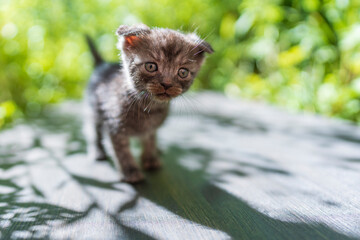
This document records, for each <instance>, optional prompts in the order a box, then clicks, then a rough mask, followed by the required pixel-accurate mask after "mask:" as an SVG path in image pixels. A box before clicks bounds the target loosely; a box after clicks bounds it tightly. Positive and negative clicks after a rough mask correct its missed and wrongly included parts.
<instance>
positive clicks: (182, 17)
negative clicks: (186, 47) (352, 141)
mask: <svg viewBox="0 0 360 240" xmlns="http://www.w3.org/2000/svg"><path fill="white" fill-rule="evenodd" d="M0 16H1V18H0V19H1V21H0V66H1V68H0V128H1V126H3V125H4V124H5V123H6V122H9V121H11V120H13V119H14V118H18V117H22V116H34V115H37V114H38V113H39V112H41V109H42V107H43V106H45V105H46V104H49V103H55V102H60V101H63V100H65V99H67V98H81V97H82V94H83V91H84V87H85V85H86V82H87V78H88V77H89V75H90V73H91V71H92V60H91V56H90V53H89V51H88V48H87V46H86V44H85V42H84V37H83V33H88V34H89V35H91V36H93V37H94V39H95V41H96V44H97V46H98V47H99V49H100V51H101V53H102V54H103V56H104V57H105V58H106V59H107V60H110V61H117V60H118V50H117V49H116V47H115V44H116V37H115V34H114V33H115V30H116V28H117V27H118V26H119V25H120V24H133V23H137V22H143V23H145V24H147V25H149V26H158V27H167V28H174V29H181V30H183V31H194V30H196V31H197V32H198V33H199V35H201V36H202V37H204V38H206V40H207V41H208V42H210V43H211V44H212V46H213V47H214V49H215V51H216V53H215V54H213V55H211V56H210V57H209V58H208V60H207V63H206V64H205V67H204V68H203V69H202V71H201V73H200V75H199V77H198V79H197V81H196V83H195V86H194V87H195V89H213V90H219V91H224V92H225V93H226V94H227V95H233V96H241V97H245V98H252V99H259V100H265V101H268V102H272V103H276V104H278V105H282V106H285V107H287V108H290V109H302V110H306V111H313V112H318V113H321V114H325V115H331V116H336V117H341V118H345V119H350V120H352V121H356V122H359V121H360V117H359V112H360V99H359V97H360V52H359V49H360V23H359V20H360V17H359V16H360V1H359V0H353V1H351V0H336V1H335V0H303V1H301V0H298V1H296V0H295V1H289V0H243V1H233V0H223V1H221V0H182V1H175V0H152V1H145V0H134V1H115V0H113V1H111V0H88V1H80V0H1V1H0Z"/></svg>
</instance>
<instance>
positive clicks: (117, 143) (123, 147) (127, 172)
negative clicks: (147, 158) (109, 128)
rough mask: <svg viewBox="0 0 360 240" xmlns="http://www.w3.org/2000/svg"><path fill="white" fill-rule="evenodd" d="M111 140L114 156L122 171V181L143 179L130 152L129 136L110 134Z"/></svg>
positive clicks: (133, 181)
mask: <svg viewBox="0 0 360 240" xmlns="http://www.w3.org/2000/svg"><path fill="white" fill-rule="evenodd" d="M110 137H111V142H112V145H113V147H114V151H115V154H116V157H117V159H118V161H119V164H120V166H121V169H122V171H123V173H124V181H125V182H128V183H137V182H141V181H142V180H144V176H143V174H142V173H141V171H140V169H139V167H138V166H137V164H136V162H135V160H134V158H133V156H132V155H131V152H130V146H129V145H130V144H129V138H128V137H125V136H122V135H121V134H119V133H117V134H111V136H110Z"/></svg>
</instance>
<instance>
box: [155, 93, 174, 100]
mask: <svg viewBox="0 0 360 240" xmlns="http://www.w3.org/2000/svg"><path fill="white" fill-rule="evenodd" d="M171 98H172V97H171V96H170V95H169V94H167V93H160V94H156V95H155V99H156V100H158V101H160V102H168V101H170V100H171Z"/></svg>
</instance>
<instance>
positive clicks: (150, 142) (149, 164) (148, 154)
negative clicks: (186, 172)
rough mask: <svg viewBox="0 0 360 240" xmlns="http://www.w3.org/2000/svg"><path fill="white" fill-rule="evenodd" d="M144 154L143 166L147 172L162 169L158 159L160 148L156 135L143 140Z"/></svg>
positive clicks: (147, 136) (152, 134)
mask: <svg viewBox="0 0 360 240" xmlns="http://www.w3.org/2000/svg"><path fill="white" fill-rule="evenodd" d="M141 142H142V145H143V152H142V154H141V164H142V167H143V168H144V169H145V170H156V169H159V168H161V162H160V159H159V157H158V152H159V150H158V148H157V147H156V135H155V133H151V134H149V135H146V136H144V137H142V138H141Z"/></svg>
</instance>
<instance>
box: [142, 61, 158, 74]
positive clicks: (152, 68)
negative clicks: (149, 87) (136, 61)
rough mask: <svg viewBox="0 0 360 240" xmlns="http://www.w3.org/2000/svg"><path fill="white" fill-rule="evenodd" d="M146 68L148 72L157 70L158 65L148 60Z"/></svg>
mask: <svg viewBox="0 0 360 240" xmlns="http://www.w3.org/2000/svg"><path fill="white" fill-rule="evenodd" d="M145 69H146V71H148V72H155V71H156V70H157V69H158V67H157V65H156V63H152V62H147V63H145Z"/></svg>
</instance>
